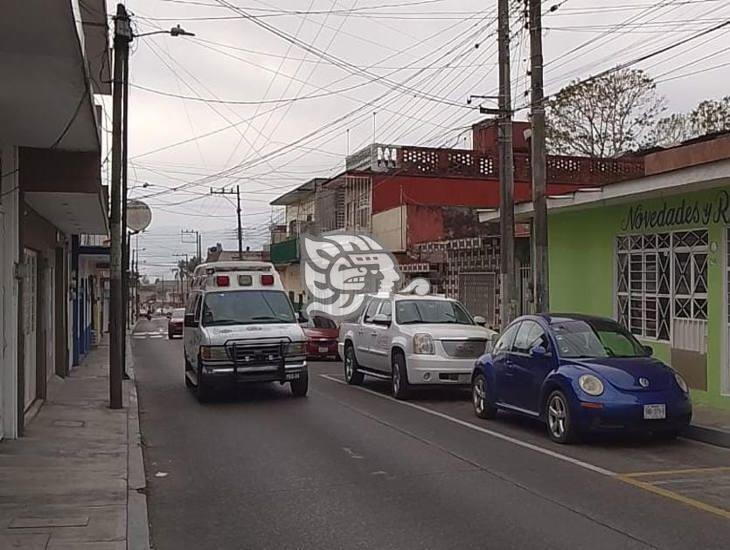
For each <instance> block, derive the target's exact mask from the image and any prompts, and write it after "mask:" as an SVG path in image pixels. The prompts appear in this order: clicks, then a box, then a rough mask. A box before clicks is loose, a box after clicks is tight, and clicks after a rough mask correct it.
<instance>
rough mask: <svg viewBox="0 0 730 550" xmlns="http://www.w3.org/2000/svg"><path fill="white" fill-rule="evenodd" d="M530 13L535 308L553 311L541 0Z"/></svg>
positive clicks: (532, 3)
mask: <svg viewBox="0 0 730 550" xmlns="http://www.w3.org/2000/svg"><path fill="white" fill-rule="evenodd" d="M528 1H529V8H530V9H529V11H530V80H531V90H532V92H531V100H530V104H531V114H532V116H531V120H532V139H531V147H532V155H531V163H532V204H533V206H534V209H535V217H534V223H533V225H532V240H533V243H534V245H533V258H534V271H533V273H534V276H533V278H534V281H535V308H536V311H537V312H538V313H539V312H543V311H548V310H549V309H550V295H549V288H550V287H549V284H548V283H549V281H548V226H547V200H546V197H545V103H544V97H543V70H542V69H543V61H542V14H541V12H540V4H541V2H540V0H528Z"/></svg>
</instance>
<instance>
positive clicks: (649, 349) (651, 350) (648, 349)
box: [644, 346, 654, 357]
mask: <svg viewBox="0 0 730 550" xmlns="http://www.w3.org/2000/svg"><path fill="white" fill-rule="evenodd" d="M644 353H645V354H646V356H647V357H651V356H652V355H654V348H652V347H651V346H644Z"/></svg>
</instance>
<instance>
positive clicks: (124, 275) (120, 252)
mask: <svg viewBox="0 0 730 550" xmlns="http://www.w3.org/2000/svg"><path fill="white" fill-rule="evenodd" d="M152 34H169V35H171V36H193V33H189V32H187V31H185V30H184V29H182V28H181V27H180V25H177V26H175V27H173V28H171V29H170V30H168V31H162V30H160V31H154V32H150V33H143V34H138V35H135V34H134V33H133V31H132V26H131V25H130V20H129V14H128V13H127V10H126V8H125V6H124V4H121V3H119V4H117V11H116V15H115V17H114V79H113V92H112V106H113V107H112V181H111V193H110V194H111V212H110V224H109V225H110V229H111V247H110V248H111V254H110V255H111V262H110V263H111V266H110V268H111V269H110V285H109V286H110V293H111V300H110V319H109V325H110V326H109V333H110V334H109V406H110V408H112V409H121V408H122V379H123V374H124V371H125V368H124V367H125V359H126V353H125V347H126V326H125V325H126V323H125V320H126V317H127V316H126V311H127V303H128V300H129V265H128V258H129V243H128V241H127V220H126V213H127V212H126V211H127V192H128V189H127V150H128V148H127V141H128V139H127V134H128V132H127V120H128V90H129V45H130V43H131V42H132V40H133V39H134V38H141V37H143V36H150V35H152Z"/></svg>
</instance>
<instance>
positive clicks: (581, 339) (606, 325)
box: [551, 319, 646, 359]
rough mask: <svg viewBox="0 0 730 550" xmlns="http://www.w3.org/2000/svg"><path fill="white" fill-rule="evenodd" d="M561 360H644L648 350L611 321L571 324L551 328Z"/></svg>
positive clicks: (566, 322)
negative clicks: (640, 358) (596, 358)
mask: <svg viewBox="0 0 730 550" xmlns="http://www.w3.org/2000/svg"><path fill="white" fill-rule="evenodd" d="M551 328H552V331H553V334H554V335H555V341H556V342H557V347H558V352H559V353H560V356H561V357H568V358H574V359H577V358H595V357H644V356H646V350H645V349H644V348H643V346H642V345H641V344H640V343H639V342H638V341H637V340H636V338H634V337H633V336H632V335H631V334H630V333H629V332H627V331H626V330H625V329H624V328H623V327H621V326H620V325H619V324H618V323H616V322H614V321H610V320H600V319H595V320H586V321H583V320H578V319H576V320H571V321H564V322H562V323H555V324H553V325H551Z"/></svg>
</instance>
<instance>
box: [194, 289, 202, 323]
mask: <svg viewBox="0 0 730 550" xmlns="http://www.w3.org/2000/svg"><path fill="white" fill-rule="evenodd" d="M202 303H203V300H202V294H198V295H197V296H196V297H195V322H196V323H197V322H198V321H200V309H201V308H200V305H201V304H202Z"/></svg>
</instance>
